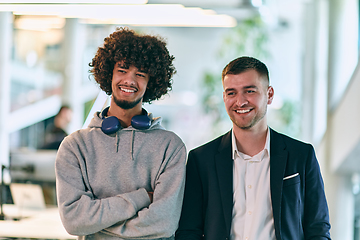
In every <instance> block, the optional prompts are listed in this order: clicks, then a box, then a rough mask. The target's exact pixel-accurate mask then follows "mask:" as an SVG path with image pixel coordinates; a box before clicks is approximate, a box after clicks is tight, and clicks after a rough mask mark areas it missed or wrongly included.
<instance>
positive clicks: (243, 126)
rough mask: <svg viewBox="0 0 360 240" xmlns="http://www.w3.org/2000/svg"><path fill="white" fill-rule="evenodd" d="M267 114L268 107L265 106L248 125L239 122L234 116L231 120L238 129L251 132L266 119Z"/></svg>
mask: <svg viewBox="0 0 360 240" xmlns="http://www.w3.org/2000/svg"><path fill="white" fill-rule="evenodd" d="M266 112H267V105H264V106H263V108H262V109H260V111H259V112H258V113H257V114H256V115H255V116H254V117H253V118H252V119H250V120H249V121H248V122H246V123H240V122H238V121H237V119H236V118H235V117H234V116H231V117H230V119H231V121H232V122H233V123H234V124H235V125H236V126H237V127H238V128H240V129H242V130H249V129H251V128H252V127H253V126H255V125H256V124H257V123H258V122H260V121H261V120H262V119H263V118H264V117H265V115H266Z"/></svg>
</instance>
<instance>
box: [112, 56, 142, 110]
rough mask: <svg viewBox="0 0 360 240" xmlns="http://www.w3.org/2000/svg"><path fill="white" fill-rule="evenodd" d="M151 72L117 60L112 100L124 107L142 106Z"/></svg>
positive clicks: (113, 78)
mask: <svg viewBox="0 0 360 240" xmlns="http://www.w3.org/2000/svg"><path fill="white" fill-rule="evenodd" d="M148 82H149V74H147V73H145V72H143V71H140V70H139V69H138V68H136V67H135V66H133V65H130V66H128V65H126V64H125V63H124V62H117V63H116V64H115V67H114V71H113V77H112V83H111V84H112V85H111V86H112V100H113V101H114V102H115V103H116V105H117V106H119V107H120V108H123V109H131V108H134V107H136V106H138V107H139V108H141V105H142V100H143V97H144V94H145V91H146V87H147V84H148Z"/></svg>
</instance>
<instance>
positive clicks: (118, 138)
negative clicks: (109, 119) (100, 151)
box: [115, 132, 120, 152]
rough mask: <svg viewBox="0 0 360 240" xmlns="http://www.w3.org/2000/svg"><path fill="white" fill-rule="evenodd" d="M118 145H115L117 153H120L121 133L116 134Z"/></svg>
mask: <svg viewBox="0 0 360 240" xmlns="http://www.w3.org/2000/svg"><path fill="white" fill-rule="evenodd" d="M115 141H116V143H115V151H116V152H119V142H120V137H119V132H117V133H116V140H115Z"/></svg>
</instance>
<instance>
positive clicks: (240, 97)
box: [236, 94, 249, 107]
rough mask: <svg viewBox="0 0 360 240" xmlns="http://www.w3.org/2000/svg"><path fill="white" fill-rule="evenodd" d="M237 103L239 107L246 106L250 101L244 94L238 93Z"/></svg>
mask: <svg viewBox="0 0 360 240" xmlns="http://www.w3.org/2000/svg"><path fill="white" fill-rule="evenodd" d="M236 103H237V105H238V106H239V107H244V106H246V105H247V104H248V103H249V101H248V100H247V98H246V96H245V95H244V94H238V98H237V101H236Z"/></svg>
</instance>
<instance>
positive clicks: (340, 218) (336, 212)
mask: <svg viewBox="0 0 360 240" xmlns="http://www.w3.org/2000/svg"><path fill="white" fill-rule="evenodd" d="M355 1H356V0H329V64H328V90H327V92H328V98H327V102H328V110H327V111H328V123H327V125H328V128H327V134H326V143H327V146H326V149H327V156H326V159H327V161H328V162H327V166H326V170H327V171H326V177H325V189H326V192H327V198H328V204H329V211H330V221H331V224H332V229H331V237H332V239H344V240H353V239H354V195H353V193H352V183H351V180H350V178H351V176H350V175H340V174H339V173H336V172H334V170H333V169H331V159H332V158H333V156H331V151H330V150H331V149H332V148H333V147H334V146H332V142H334V141H332V140H331V139H332V138H333V137H334V136H333V134H332V129H333V128H334V127H340V128H341V126H333V124H334V123H332V118H331V114H332V112H333V110H334V109H335V108H336V106H337V103H338V102H339V100H340V98H339V94H338V92H339V88H342V86H341V84H339V81H340V82H344V81H348V80H349V78H350V76H351V75H350V74H348V72H349V71H348V67H349V66H350V65H354V63H353V52H352V53H348V52H347V51H346V49H347V48H348V47H349V46H350V45H351V44H350V42H346V39H347V38H348V36H349V31H350V32H353V30H350V29H349V28H351V26H352V24H345V23H346V22H347V18H348V16H349V15H351V12H350V13H349V12H348V11H347V9H346V7H345V6H348V5H349V4H353V3H354V2H355ZM354 10H355V9H354ZM356 11H357V9H356ZM354 21H357V20H354ZM356 30H357V29H355V31H356ZM350 35H351V34H350ZM344 38H346V39H344ZM347 57H348V58H347ZM354 70H355V65H354V67H353V69H352V71H354ZM344 117H345V116H344ZM343 157H344V158H345V157H346V156H343Z"/></svg>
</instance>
